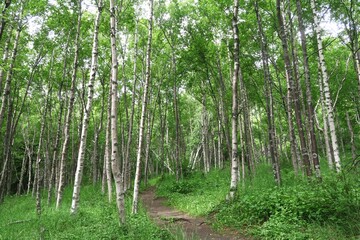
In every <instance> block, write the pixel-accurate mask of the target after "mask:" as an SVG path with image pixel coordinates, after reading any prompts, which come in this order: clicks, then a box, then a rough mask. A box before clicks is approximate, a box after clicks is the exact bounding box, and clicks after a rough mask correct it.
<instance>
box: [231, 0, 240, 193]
mask: <svg viewBox="0 0 360 240" xmlns="http://www.w3.org/2000/svg"><path fill="white" fill-rule="evenodd" d="M233 9H234V10H233V11H234V12H233V19H232V28H233V38H234V73H233V80H232V116H231V128H232V129H231V133H232V143H231V149H232V153H231V181H230V199H233V198H234V197H235V193H236V190H237V185H238V170H239V166H238V142H237V120H238V82H239V69H240V66H239V29H238V26H237V24H238V13H239V0H234V8H233Z"/></svg>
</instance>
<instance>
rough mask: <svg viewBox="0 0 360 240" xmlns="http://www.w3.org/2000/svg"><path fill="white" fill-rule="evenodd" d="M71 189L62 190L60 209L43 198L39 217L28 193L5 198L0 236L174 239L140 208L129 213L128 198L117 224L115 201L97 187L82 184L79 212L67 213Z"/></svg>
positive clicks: (4, 237)
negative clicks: (122, 218) (123, 215)
mask: <svg viewBox="0 0 360 240" xmlns="http://www.w3.org/2000/svg"><path fill="white" fill-rule="evenodd" d="M71 190H72V189H66V190H65V193H64V202H63V204H62V206H61V208H60V209H59V210H56V209H55V207H54V203H53V204H51V205H50V206H46V202H45V199H43V201H42V203H43V205H44V207H43V208H42V214H41V217H37V215H36V212H35V199H34V198H32V197H31V196H12V197H7V198H6V199H5V201H4V203H2V204H0V239H1V240H2V239H72V240H73V239H174V237H173V236H172V235H171V234H170V233H169V231H168V230H163V229H159V228H158V227H157V226H155V224H154V223H152V222H151V221H150V220H149V218H148V217H147V215H146V213H145V211H144V210H143V209H140V211H139V214H137V215H131V214H130V203H131V199H130V198H129V199H127V201H126V208H127V213H128V214H127V216H126V224H125V225H122V226H120V225H119V220H118V215H117V208H116V204H115V201H113V203H112V204H109V203H108V201H107V197H106V196H103V195H102V194H101V191H100V188H99V187H93V186H85V187H83V188H82V189H81V196H80V205H79V211H78V212H77V214H76V215H70V204H71V194H72V192H71ZM113 199H114V200H115V196H114V198H113Z"/></svg>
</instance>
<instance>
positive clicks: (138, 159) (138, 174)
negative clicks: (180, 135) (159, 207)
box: [132, 0, 153, 214]
mask: <svg viewBox="0 0 360 240" xmlns="http://www.w3.org/2000/svg"><path fill="white" fill-rule="evenodd" d="M149 2H150V19H149V35H148V42H147V52H146V74H145V75H146V76H145V86H144V88H145V89H144V96H143V100H142V102H143V104H142V108H141V118H140V127H139V142H138V149H137V156H136V172H135V180H134V193H133V205H132V213H133V214H137V211H138V201H139V199H138V198H139V185H140V178H141V166H140V163H141V150H142V142H143V137H144V136H143V135H144V126H145V118H146V107H147V102H148V89H149V85H150V81H151V76H150V62H151V61H150V60H151V42H152V23H153V0H150V1H149Z"/></svg>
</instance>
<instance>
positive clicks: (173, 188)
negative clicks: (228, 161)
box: [156, 170, 230, 216]
mask: <svg viewBox="0 0 360 240" xmlns="http://www.w3.org/2000/svg"><path fill="white" fill-rule="evenodd" d="M157 182H158V184H157V191H156V194H157V196H160V197H166V198H167V199H168V203H169V204H170V205H172V206H175V207H176V208H177V209H179V210H182V211H185V212H188V213H190V214H191V215H194V216H200V215H206V214H208V213H210V211H212V210H213V209H214V208H215V207H216V206H217V205H219V204H220V203H221V202H222V201H223V200H224V199H225V196H226V194H227V192H228V183H229V182H230V174H229V171H228V170H213V171H211V172H209V173H208V174H204V173H202V172H194V173H188V174H187V175H186V176H185V177H184V178H183V179H182V180H181V181H179V182H176V179H175V177H174V176H172V175H165V176H163V177H162V178H161V179H160V180H158V181H157Z"/></svg>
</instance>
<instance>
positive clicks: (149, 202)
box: [141, 187, 246, 240]
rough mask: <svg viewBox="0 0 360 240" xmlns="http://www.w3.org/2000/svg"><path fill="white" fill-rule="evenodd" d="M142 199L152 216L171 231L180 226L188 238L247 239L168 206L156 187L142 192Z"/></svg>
mask: <svg viewBox="0 0 360 240" xmlns="http://www.w3.org/2000/svg"><path fill="white" fill-rule="evenodd" d="M141 200H142V202H143V204H144V206H145V208H146V209H147V212H148V213H149V215H150V217H151V218H152V219H153V220H154V221H155V222H156V223H157V224H158V225H159V226H161V227H168V228H169V229H170V230H171V231H177V230H178V229H179V228H181V229H182V231H183V232H184V233H185V234H186V239H206V240H208V239H209V240H210V239H219V240H221V239H227V240H232V239H238V240H245V239H246V238H244V237H243V236H239V235H238V234H236V233H235V232H231V231H225V232H223V233H218V232H215V231H214V230H213V229H212V228H211V227H210V226H209V224H208V223H207V222H206V220H205V219H204V218H201V217H193V216H189V215H188V214H186V213H183V212H180V211H178V210H176V209H174V208H172V207H169V206H166V205H165V203H166V199H165V198H158V197H156V196H155V187H150V188H149V189H147V190H146V191H144V192H142V193H141Z"/></svg>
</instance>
